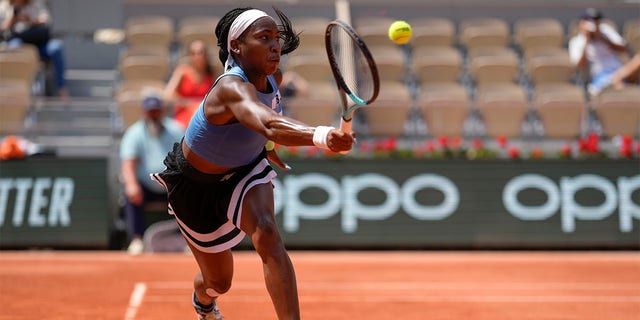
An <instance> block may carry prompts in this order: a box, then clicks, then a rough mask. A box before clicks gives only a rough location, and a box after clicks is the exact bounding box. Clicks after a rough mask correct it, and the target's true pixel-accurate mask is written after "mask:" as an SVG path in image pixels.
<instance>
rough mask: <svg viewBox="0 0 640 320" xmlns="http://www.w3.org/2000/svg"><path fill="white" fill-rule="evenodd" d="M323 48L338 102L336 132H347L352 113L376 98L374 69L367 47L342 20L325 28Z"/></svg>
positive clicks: (349, 127) (375, 70) (376, 88)
mask: <svg viewBox="0 0 640 320" xmlns="http://www.w3.org/2000/svg"><path fill="white" fill-rule="evenodd" d="M325 46H326V49H327V57H328V58H329V65H330V66H331V71H332V72H333V76H334V78H335V80H336V85H337V86H338V91H339V92H340V100H341V101H342V119H341V122H340V129H341V130H342V131H344V132H347V133H351V132H352V130H351V120H352V119H353V113H354V111H356V109H358V108H360V107H362V106H366V105H368V104H371V103H372V102H373V101H375V99H376V97H377V96H378V91H379V90H380V78H379V76H378V68H377V67H376V63H375V61H374V60H373V56H372V55H371V52H370V51H369V49H368V48H367V45H366V44H365V43H364V41H362V39H361V38H360V36H359V35H358V34H357V33H356V31H355V30H353V28H352V27H351V26H349V25H348V24H347V23H345V22H344V21H342V20H334V21H332V22H330V23H329V25H328V26H327V31H326V33H325ZM342 153H346V152H342Z"/></svg>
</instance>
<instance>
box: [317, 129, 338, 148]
mask: <svg viewBox="0 0 640 320" xmlns="http://www.w3.org/2000/svg"><path fill="white" fill-rule="evenodd" d="M333 129H335V128H334V127H327V126H317V127H316V131H314V132H313V144H314V145H315V146H316V147H318V148H322V149H329V147H328V146H327V138H328V137H329V131H331V130H333Z"/></svg>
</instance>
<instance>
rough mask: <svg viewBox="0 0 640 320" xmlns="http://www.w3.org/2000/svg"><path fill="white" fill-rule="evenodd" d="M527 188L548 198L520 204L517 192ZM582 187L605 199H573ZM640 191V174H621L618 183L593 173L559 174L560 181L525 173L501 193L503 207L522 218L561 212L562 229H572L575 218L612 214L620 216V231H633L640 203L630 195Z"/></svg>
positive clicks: (542, 218) (545, 216)
mask: <svg viewBox="0 0 640 320" xmlns="http://www.w3.org/2000/svg"><path fill="white" fill-rule="evenodd" d="M526 189H537V190H540V191H542V192H544V193H545V194H546V197H547V201H546V202H545V203H544V204H541V205H536V206H527V205H523V204H522V203H520V201H519V200H518V194H519V193H520V192H522V191H523V190H526ZM583 189H595V190H597V191H599V192H600V193H602V194H603V195H604V201H603V202H602V203H600V204H599V205H596V206H585V205H581V204H579V203H578V202H577V201H576V200H575V195H576V193H578V192H579V191H581V190H583ZM635 190H640V175H638V176H635V177H620V178H618V181H617V185H614V184H613V183H611V182H610V181H609V180H607V179H605V178H603V177H601V176H597V175H592V174H583V175H579V176H576V177H562V178H561V179H560V182H559V184H556V183H555V182H554V181H552V180H551V179H549V178H547V177H545V176H542V175H537V174H525V175H521V176H518V177H515V178H513V179H511V181H509V182H508V183H507V184H506V186H505V187H504V190H503V192H502V201H503V202H504V206H505V208H506V209H507V211H509V213H511V214H512V215H513V216H515V217H517V218H519V219H521V220H525V221H532V220H545V219H548V218H550V217H551V216H553V215H554V214H556V212H558V211H560V214H561V221H562V231H564V232H574V231H575V230H576V221H577V220H602V219H605V218H607V217H609V216H610V215H612V214H614V213H615V211H616V208H617V209H618V215H619V226H620V231H622V232H631V231H632V230H633V221H634V220H633V219H634V218H636V219H640V205H638V204H636V203H634V202H633V201H632V194H633V192H634V191H635Z"/></svg>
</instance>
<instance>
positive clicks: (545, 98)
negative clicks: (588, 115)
mask: <svg viewBox="0 0 640 320" xmlns="http://www.w3.org/2000/svg"><path fill="white" fill-rule="evenodd" d="M533 104H534V107H535V110H536V111H537V113H538V115H539V116H540V118H541V120H542V124H543V126H544V131H545V136H546V137H548V138H576V137H578V136H580V134H581V124H582V120H583V118H584V116H585V110H586V106H585V97H584V92H583V90H582V88H580V87H578V86H576V85H574V84H571V83H546V84H541V85H538V86H537V87H536V91H535V97H534V99H533Z"/></svg>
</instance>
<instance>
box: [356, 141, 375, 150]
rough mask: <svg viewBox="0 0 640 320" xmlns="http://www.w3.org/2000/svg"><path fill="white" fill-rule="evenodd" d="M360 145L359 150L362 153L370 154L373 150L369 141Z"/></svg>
mask: <svg viewBox="0 0 640 320" xmlns="http://www.w3.org/2000/svg"><path fill="white" fill-rule="evenodd" d="M358 144H359V146H360V148H359V149H360V151H362V152H369V151H371V150H373V146H372V145H371V143H370V142H368V141H363V142H360V143H358Z"/></svg>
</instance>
